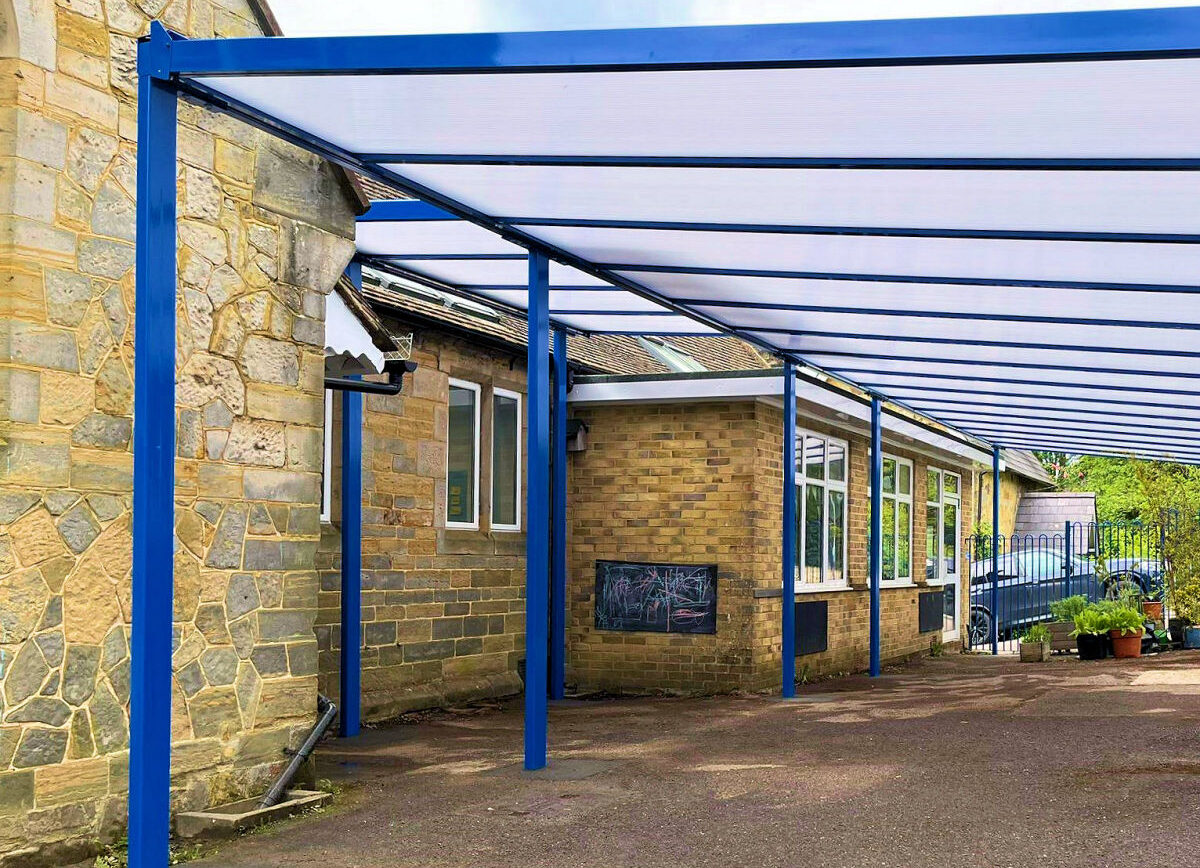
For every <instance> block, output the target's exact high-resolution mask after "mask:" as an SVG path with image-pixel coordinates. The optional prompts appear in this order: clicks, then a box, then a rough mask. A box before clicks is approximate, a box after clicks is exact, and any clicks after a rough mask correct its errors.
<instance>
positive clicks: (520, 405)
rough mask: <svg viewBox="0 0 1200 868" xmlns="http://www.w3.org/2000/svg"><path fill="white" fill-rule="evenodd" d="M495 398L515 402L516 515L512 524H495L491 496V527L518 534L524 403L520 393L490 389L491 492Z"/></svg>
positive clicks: (493, 465)
mask: <svg viewBox="0 0 1200 868" xmlns="http://www.w3.org/2000/svg"><path fill="white" fill-rule="evenodd" d="M497 396H499V397H501V398H512V399H515V400H516V402H517V457H516V461H517V466H516V470H515V472H514V474H513V477H514V478H515V479H516V482H517V499H516V503H515V507H516V509H515V515H516V519H517V520H516V522H515V523H513V524H503V523H501V522H497V521H496V503H495V497H494V496H493V498H492V502H491V504H490V513H491V526H492V530H494V531H501V532H504V533H515V532H519V531H520V530H521V477H522V476H524V475H525V474H524V473H522V472H521V440H522V439H523V438H522V437H521V434H522V432H523V431H524V430H525V417H524V416H523V415H522V412H523V410H524V407H525V401H524V399H523V398H522V396H521V393H520V392H513V391H511V390H510V389H501V388H499V387H498V386H497V387H493V388H492V444H491V446H492V449H491V452H492V455H491V459H490V460H489V462H488V470H489V473H490V475H491V478H492V480H493V481H492V489H493V492H494V489H495V487H496V485H495V474H496V397H497ZM447 442H449V438H447Z"/></svg>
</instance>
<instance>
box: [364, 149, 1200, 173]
mask: <svg viewBox="0 0 1200 868" xmlns="http://www.w3.org/2000/svg"><path fill="white" fill-rule="evenodd" d="M362 158H363V159H364V160H367V161H368V162H372V163H380V164H384V165H389V164H395V165H403V164H405V163H411V164H412V165H417V166H420V165H446V166H464V165H476V166H586V167H615V168H671V169H872V170H878V169H893V170H896V171H913V170H921V169H930V170H946V169H958V170H963V171H988V170H996V171H1031V172H1125V171H1128V172H1145V171H1161V172H1195V171H1198V170H1200V159H1196V158H1195V157H1133V158H1121V157H1058V158H1056V157H730V156H724V157H712V156H694V155H693V156H664V155H661V154H656V155H647V156H640V157H629V156H620V155H611V154H574V155H564V154H428V153H424V154H415V153H364V154H362Z"/></svg>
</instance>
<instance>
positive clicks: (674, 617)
mask: <svg viewBox="0 0 1200 868" xmlns="http://www.w3.org/2000/svg"><path fill="white" fill-rule="evenodd" d="M596 629H597V630H628V631H637V632H651V633H716V632H717V567H716V565H715V564H707V565H702V566H695V565H691V564H636V563H628V562H626V561H596Z"/></svg>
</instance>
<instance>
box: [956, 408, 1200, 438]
mask: <svg viewBox="0 0 1200 868" xmlns="http://www.w3.org/2000/svg"><path fill="white" fill-rule="evenodd" d="M1062 412H1063V413H1064V415H1061V416H1060V415H1057V413H1058V411H1057V410H1053V409H1046V410H1039V411H1038V415H1039V416H1040V417H1041V418H1043V419H1046V420H1048V421H1051V422H1078V421H1085V422H1086V424H1089V425H1090V424H1096V425H1102V426H1105V425H1108V426H1118V425H1122V426H1123V422H1124V421H1127V420H1128V417H1130V416H1137V415H1139V414H1131V413H1126V412H1121V413H1119V414H1114V413H1111V412H1106V413H1103V414H1101V413H1098V412H1097V411H1094V410H1083V409H1079V410H1075V411H1071V410H1064V411H1062ZM1072 412H1074V413H1076V414H1078V415H1074V416H1071V415H1066V414H1069V413H1072ZM937 413H938V415H939V416H941V417H942V418H943V419H946V420H947V421H950V422H953V421H955V420H957V421H973V422H978V421H981V420H987V419H996V420H1001V421H1004V420H1008V419H1012V418H1013V412H1012V409H1009V410H1008V411H1007V412H1002V411H998V410H996V411H993V410H982V409H981V410H971V411H968V410H951V409H947V408H944V407H943V408H940V409H939V410H938V411H937ZM1144 418H1145V419H1159V420H1161V419H1162V418H1163V416H1162V414H1159V415H1157V416H1152V415H1149V414H1145V416H1144ZM1113 419H1118V420H1122V421H1121V422H1116V421H1112V420H1113ZM1134 424H1135V426H1136V428H1137V429H1138V430H1141V429H1147V430H1150V431H1154V430H1163V431H1177V430H1179V425H1178V424H1177V423H1171V422H1147V421H1143V420H1139V421H1138V422H1136V423H1134ZM1071 430H1075V429H1074V428H1072V429H1071ZM1094 433H1098V432H1094Z"/></svg>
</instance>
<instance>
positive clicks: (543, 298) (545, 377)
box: [525, 252, 550, 771]
mask: <svg viewBox="0 0 1200 868" xmlns="http://www.w3.org/2000/svg"><path fill="white" fill-rule="evenodd" d="M528 352H529V357H528V362H527V365H528V371H529V374H528V377H529V380H528V392H529V422H528V433H527V437H528V439H527V444H528V448H527V449H526V450H525V451H526V454H527V455H528V458H527V459H526V464H525V468H526V469H525V482H526V485H525V513H526V521H527V522H528V528H527V530H526V532H525V768H526V770H528V771H533V770H535V769H540V768H544V767H545V765H546V723H547V714H546V643H547V640H548V638H549V637H548V636H547V632H548V624H547V621H548V619H549V606H550V600H549V597H550V575H549V561H550V558H549V551H550V510H549V509H548V508H547V502H546V501H547V497H546V495H547V493H548V492H549V490H550V479H549V477H550V262H549V260H548V259H546V256H545V254H542V253H535V252H530V254H529V348H528Z"/></svg>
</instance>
